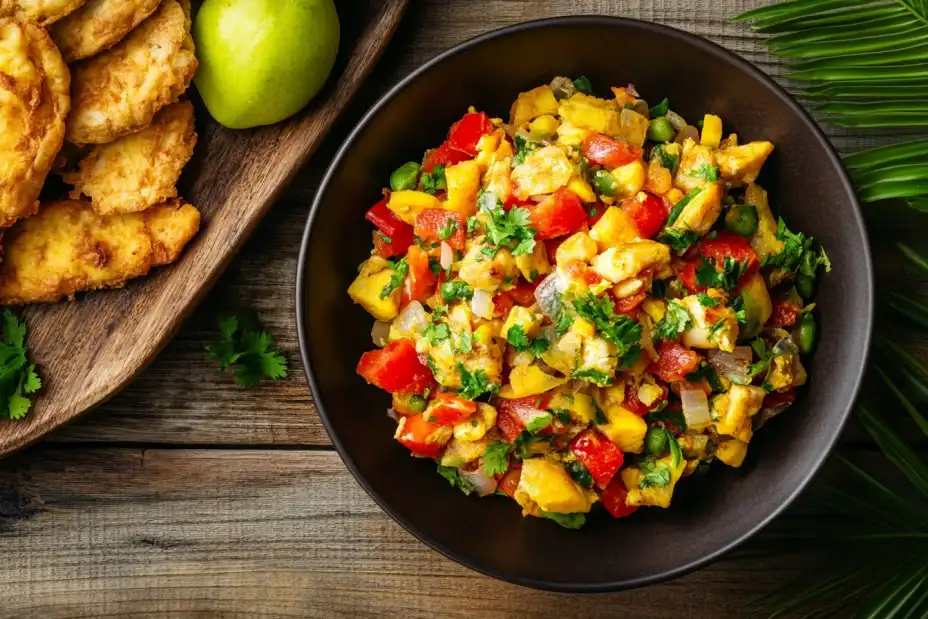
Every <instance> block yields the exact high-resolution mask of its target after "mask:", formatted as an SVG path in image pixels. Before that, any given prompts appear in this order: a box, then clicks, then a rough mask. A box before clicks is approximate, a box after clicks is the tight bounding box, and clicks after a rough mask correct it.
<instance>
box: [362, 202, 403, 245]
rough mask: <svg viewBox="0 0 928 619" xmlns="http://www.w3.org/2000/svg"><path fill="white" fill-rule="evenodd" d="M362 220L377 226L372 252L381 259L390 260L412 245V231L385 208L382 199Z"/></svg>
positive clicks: (385, 204) (385, 205)
mask: <svg viewBox="0 0 928 619" xmlns="http://www.w3.org/2000/svg"><path fill="white" fill-rule="evenodd" d="M364 218H365V219H366V220H368V221H369V222H371V223H372V224H374V225H375V226H377V230H378V232H375V233H374V251H375V252H377V255H378V256H380V257H382V258H391V257H393V256H399V255H401V254H405V253H406V250H407V249H409V246H410V245H412V243H413V229H412V226H410V225H409V224H408V223H406V222H405V221H403V220H402V219H400V218H399V217H397V216H396V215H395V214H394V213H393V211H391V210H390V209H389V208H387V200H386V199H383V200H381V201H380V202H378V203H377V204H375V205H374V206H372V207H371V209H370V210H369V211H367V213H365V214H364Z"/></svg>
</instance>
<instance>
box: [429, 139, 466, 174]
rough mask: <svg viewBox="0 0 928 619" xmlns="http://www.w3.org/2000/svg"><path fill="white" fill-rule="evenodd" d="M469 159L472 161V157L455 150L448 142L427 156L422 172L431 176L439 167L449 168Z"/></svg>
mask: <svg viewBox="0 0 928 619" xmlns="http://www.w3.org/2000/svg"><path fill="white" fill-rule="evenodd" d="M468 159H471V155H468V154H467V153H462V152H461V151H459V150H455V149H454V148H452V147H451V145H450V144H448V142H444V143H443V144H442V145H441V146H439V147H438V148H433V149H432V150H430V151H428V152H427V153H426V154H425V159H424V160H423V161H422V171H423V172H428V173H429V174H431V173H432V170H434V169H435V166H437V165H440V166H444V167H448V166H451V165H454V164H456V163H461V162H462V161H467V160H468Z"/></svg>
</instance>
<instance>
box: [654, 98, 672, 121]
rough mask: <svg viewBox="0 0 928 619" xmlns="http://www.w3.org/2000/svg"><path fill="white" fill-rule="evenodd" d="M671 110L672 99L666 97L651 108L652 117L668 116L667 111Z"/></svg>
mask: <svg viewBox="0 0 928 619" xmlns="http://www.w3.org/2000/svg"><path fill="white" fill-rule="evenodd" d="M669 111H670V101H668V100H667V99H666V98H665V99H664V100H663V101H661V102H660V103H658V104H657V105H655V106H653V107H652V108H651V109H650V110H649V112H650V114H651V118H657V117H658V116H666V115H667V112H669Z"/></svg>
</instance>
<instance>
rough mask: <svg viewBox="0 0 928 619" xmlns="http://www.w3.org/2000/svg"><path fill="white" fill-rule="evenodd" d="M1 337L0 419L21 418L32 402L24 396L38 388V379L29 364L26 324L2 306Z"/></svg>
mask: <svg viewBox="0 0 928 619" xmlns="http://www.w3.org/2000/svg"><path fill="white" fill-rule="evenodd" d="M2 319H3V339H2V341H0V419H22V418H23V417H25V416H26V414H27V413H28V412H29V408H30V407H31V406H32V401H31V400H30V399H29V398H28V397H26V395H28V394H32V393H35V392H36V391H38V390H39V389H41V387H42V379H41V378H40V377H39V375H38V374H37V373H36V371H35V364H34V363H29V358H28V356H27V351H28V348H27V346H26V323H25V321H23V320H22V319H21V318H20V317H19V316H17V315H16V314H14V313H13V312H12V311H11V310H9V309H4V310H3V313H2Z"/></svg>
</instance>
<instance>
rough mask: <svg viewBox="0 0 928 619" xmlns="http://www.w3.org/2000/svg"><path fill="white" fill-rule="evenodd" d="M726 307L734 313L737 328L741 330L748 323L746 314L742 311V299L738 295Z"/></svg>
mask: <svg viewBox="0 0 928 619" xmlns="http://www.w3.org/2000/svg"><path fill="white" fill-rule="evenodd" d="M728 307H730V308H731V309H733V310H734V311H735V319H736V320H737V321H738V328H739V329H743V328H744V327H745V325H747V323H748V317H747V313H746V312H745V310H744V297H743V296H742V295H738V296H737V297H735V298H734V299H732V301H731V303H730V304H729V305H728Z"/></svg>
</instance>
